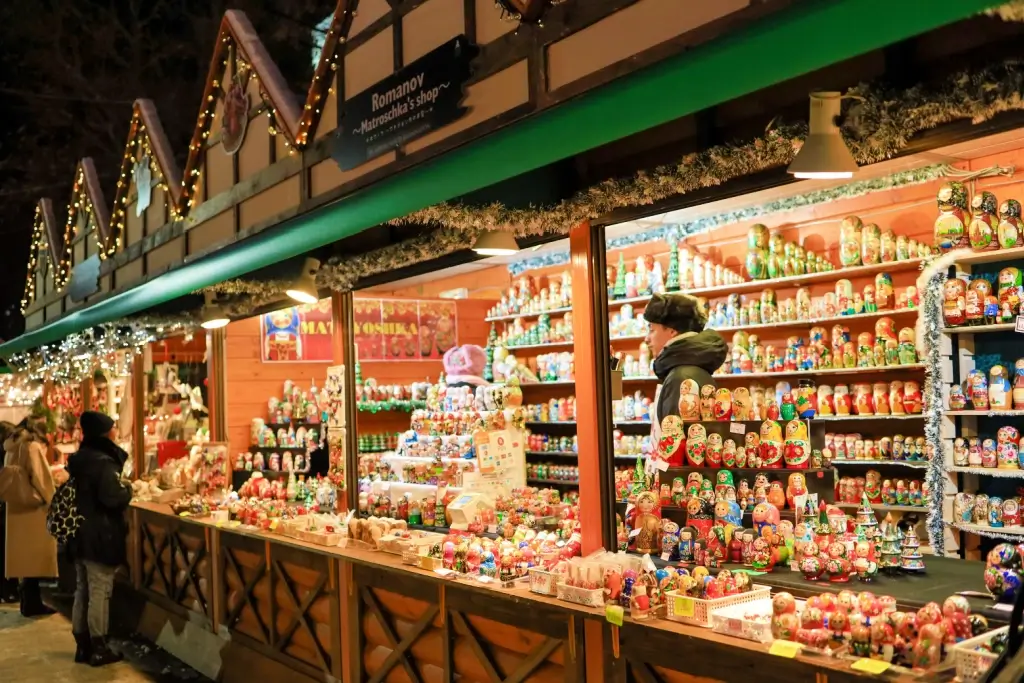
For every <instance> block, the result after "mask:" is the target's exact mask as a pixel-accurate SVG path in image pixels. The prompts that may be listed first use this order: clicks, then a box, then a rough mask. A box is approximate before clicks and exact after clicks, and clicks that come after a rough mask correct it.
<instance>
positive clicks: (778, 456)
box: [758, 420, 783, 469]
mask: <svg viewBox="0 0 1024 683" xmlns="http://www.w3.org/2000/svg"><path fill="white" fill-rule="evenodd" d="M758 453H759V454H760V456H761V467H765V468H769V469H779V468H781V467H782V459H783V439H782V425H780V424H779V423H778V422H776V421H775V420H765V421H764V422H763V423H762V424H761V441H760V445H759V446H758Z"/></svg>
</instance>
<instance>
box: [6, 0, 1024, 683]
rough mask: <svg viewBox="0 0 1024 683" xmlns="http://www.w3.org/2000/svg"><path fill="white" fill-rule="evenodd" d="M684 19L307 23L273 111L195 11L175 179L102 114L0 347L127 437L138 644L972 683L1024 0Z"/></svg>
mask: <svg viewBox="0 0 1024 683" xmlns="http://www.w3.org/2000/svg"><path fill="white" fill-rule="evenodd" d="M706 4H707V5H708V6H707V7H704V5H703V4H702V5H701V7H700V8H693V9H692V11H689V10H688V11H687V12H686V13H682V12H680V11H679V8H678V6H677V3H672V2H667V1H663V0H641V1H640V2H603V3H580V2H576V1H574V0H566V1H565V2H549V1H538V2H532V1H522V2H521V1H520V0H509V1H507V2H506V1H504V0H503V1H501V2H499V3H497V6H496V7H495V6H493V3H491V2H480V1H478V0H477V1H473V0H470V1H468V2H459V1H457V0H429V1H428V2H418V1H410V2H404V3H393V2H385V0H363V1H362V2H359V3H358V7H356V3H355V2H349V1H348V0H341V1H340V2H339V3H338V5H337V8H336V10H335V12H334V13H333V14H332V16H330V17H329V18H327V19H326V20H325V21H324V23H323V24H322V26H321V27H320V29H318V33H317V35H318V36H320V38H319V42H320V44H319V46H318V47H319V50H318V52H317V54H316V55H315V59H314V65H313V67H312V75H311V86H310V89H309V91H308V94H307V95H306V97H305V99H304V100H302V101H299V100H298V99H296V98H295V97H294V96H293V95H292V90H293V89H292V88H291V87H290V85H289V83H288V82H287V81H286V80H285V78H284V77H283V76H282V74H281V72H280V70H279V69H278V67H277V66H276V65H275V64H274V62H273V60H272V56H271V55H269V54H268V53H267V51H266V50H265V49H264V48H263V46H262V45H261V43H260V41H259V39H258V38H257V37H256V35H255V32H254V31H253V29H252V26H251V25H250V24H249V22H248V20H247V19H246V18H245V15H244V14H243V13H241V12H236V11H231V12H228V13H227V14H226V15H225V17H224V21H223V23H222V26H221V35H220V39H219V40H218V42H217V44H216V46H215V49H214V54H213V57H212V60H211V66H210V71H209V74H208V77H207V80H206V82H205V91H204V96H203V101H202V103H201V108H200V112H199V116H198V119H197V123H196V128H195V132H194V136H193V139H192V142H191V144H190V146H189V148H188V150H181V151H182V153H183V155H184V154H185V153H186V152H187V155H186V156H184V157H183V160H184V163H183V165H181V166H180V167H179V165H178V161H179V160H176V158H175V154H176V151H175V150H173V149H172V148H171V146H170V145H169V143H168V141H167V139H166V137H165V136H164V133H163V129H162V126H161V125H160V122H159V117H158V114H157V112H156V109H155V107H154V106H153V105H152V103H150V102H148V101H139V102H136V104H135V106H134V107H133V112H132V117H131V120H130V122H128V123H129V135H128V140H127V143H126V147H125V153H124V157H123V162H122V165H121V169H120V176H119V180H118V182H117V187H116V191H115V196H114V201H113V209H111V210H109V211H108V209H107V205H106V204H105V202H104V199H103V195H102V193H101V192H99V183H98V180H97V179H98V177H99V176H98V174H97V171H96V169H95V168H94V167H93V165H92V163H91V162H90V161H89V160H88V159H86V160H82V161H81V163H79V165H78V168H77V170H76V175H75V178H74V187H73V196H72V197H71V201H70V202H69V204H68V207H69V208H68V219H67V223H66V226H63V229H58V227H57V226H58V224H57V223H56V221H55V218H54V214H55V210H54V207H53V204H52V202H50V201H48V200H40V202H39V205H38V210H37V215H36V222H35V224H34V232H33V241H32V251H31V253H30V258H29V265H30V268H29V273H28V278H27V282H26V289H25V298H24V301H23V312H24V314H25V316H26V327H27V331H26V333H25V334H24V335H22V336H21V337H19V338H17V339H14V340H11V341H10V342H6V343H4V344H2V345H0V355H3V356H4V357H5V358H6V359H7V360H8V361H9V362H10V364H11V366H12V368H14V369H15V370H16V371H17V373H19V374H18V376H19V377H21V376H24V377H27V378H30V379H32V380H38V381H41V382H42V383H43V386H44V387H46V389H44V394H43V395H44V398H46V397H49V400H50V401H51V402H53V401H55V402H56V403H57V404H59V405H60V407H61V408H62V410H64V411H65V414H66V416H67V419H66V420H62V421H61V424H62V425H64V426H63V427H61V429H62V430H63V432H61V433H66V438H63V439H62V440H65V441H67V443H68V449H69V450H73V448H74V444H75V441H76V439H75V435H74V432H73V429H74V424H75V420H74V417H75V414H76V413H75V411H76V410H77V411H78V412H80V411H81V409H83V408H84V407H86V406H92V407H98V408H100V409H104V410H107V411H108V412H110V413H111V414H117V415H118V417H119V423H120V425H122V427H127V428H123V429H122V434H124V435H125V436H126V438H129V445H130V446H131V448H132V453H133V456H134V458H133V470H132V476H133V477H134V478H135V481H134V483H133V487H134V489H135V497H134V501H133V504H132V507H131V509H130V511H129V517H130V538H129V545H130V552H129V555H130V562H129V571H128V573H127V577H126V580H125V581H124V582H122V583H121V584H120V585H119V587H118V598H117V599H116V603H117V604H118V606H119V611H120V612H122V616H124V617H126V618H128V619H129V623H130V624H131V626H132V627H133V628H135V629H137V630H138V631H139V632H141V633H143V634H145V635H146V636H148V637H150V638H152V639H153V640H154V641H155V642H156V643H157V644H159V645H161V646H162V647H164V648H166V649H167V650H169V651H170V652H171V653H172V654H174V655H175V656H177V657H179V658H181V659H182V660H184V661H186V662H187V663H189V664H190V665H192V666H193V667H195V668H196V669H198V670H199V671H201V672H202V673H204V674H205V675H207V676H209V677H211V678H213V679H216V680H224V681H241V680H246V679H251V678H252V677H253V676H254V675H256V676H262V677H269V678H272V679H273V680H289V681H307V682H308V681H325V682H330V681H337V680H344V681H373V682H374V683H376V682H379V681H410V682H411V683H418V682H421V681H424V682H430V683H440V682H441V681H452V680H455V679H456V678H457V679H459V680H464V681H478V682H480V683H485V682H489V681H502V680H504V681H532V682H535V683H537V682H547V681H550V682H554V681H564V682H574V681H583V680H590V681H621V682H626V681H630V682H633V681H635V682H638V683H639V682H648V681H665V682H673V681H680V682H682V681H694V680H698V679H699V680H701V681H736V680H742V679H744V678H746V677H749V676H757V677H759V679H760V680H764V681H771V682H776V681H777V682H778V683H785V682H789V681H798V680H810V677H811V675H812V674H813V675H814V677H815V680H818V681H828V682H830V683H835V682H840V683H843V682H846V681H855V680H864V679H866V678H870V677H877V676H879V675H884V676H886V678H887V679H889V680H894V681H912V680H924V679H926V678H927V677H930V676H941V675H946V674H945V673H944V672H951V671H953V670H955V671H956V674H957V676H959V679H960V680H962V681H980V680H982V677H983V676H984V673H985V671H986V670H987V668H988V667H989V666H990V665H991V663H992V661H993V660H994V659H995V658H996V657H997V656H998V654H999V653H1000V652H1002V651H1003V650H1004V649H1005V648H1006V647H1007V646H1008V643H1010V642H1013V640H1015V639H1010V638H1009V634H1008V628H1009V627H1008V626H1005V625H1004V624H1005V622H1007V621H1008V619H1009V607H1010V605H1011V604H1012V603H1013V601H1014V600H1015V599H1016V598H1017V596H1018V594H1019V592H1020V588H1021V581H1022V577H1024V523H1022V522H1021V513H1020V507H1021V503H1022V502H1024V497H1022V496H1024V492H1022V491H1020V490H1018V489H1017V485H1018V482H1019V481H1020V480H1021V479H1024V474H1022V473H1024V464H1022V463H1024V457H1022V456H1021V455H1020V452H1021V450H1022V448H1024V441H1022V438H1021V432H1020V430H1021V429H1024V420H1022V419H1021V418H1022V416H1024V359H1020V356H1019V354H1018V351H1017V350H1016V345H1015V344H1014V339H1015V338H1016V337H1015V336H1014V335H1015V334H1016V333H1017V332H1016V330H1017V329H1018V325H1019V323H1018V315H1019V314H1020V313H1021V311H1022V310H1024V309H1022V308H1021V305H1022V300H1024V284H1022V276H1021V272H1022V271H1021V268H1024V237H1022V235H1024V223H1022V216H1021V203H1020V202H1021V201H1024V199H1022V198H1024V182H1022V181H1021V179H1020V171H1019V168H1020V166H1021V162H1022V160H1024V135H1022V134H1021V131H1022V130H1024V118H1022V116H1021V110H1022V105H1021V102H1024V97H1022V95H1024V69H1022V67H1021V63H1020V62H1019V60H1018V58H1017V56H1016V55H1017V51H1018V47H1017V46H1018V45H1019V41H1020V38H1021V36H1022V35H1024V21H1022V20H1024V12H1021V11H1020V8H1019V6H1018V5H1017V4H1015V3H1011V4H1010V5H1006V6H1002V7H998V8H995V9H993V8H992V6H993V5H996V4H997V3H994V2H984V1H982V0H972V1H970V2H966V1H964V0H941V1H936V2H933V3H930V7H929V12H928V13H923V12H920V11H915V10H914V8H909V7H905V6H904V5H903V4H901V3H883V2H881V1H880V0H867V1H864V0H860V1H858V2H855V1H854V0H838V1H836V2H831V3H825V4H820V3H800V2H797V3H793V2H774V1H773V0H766V1H764V2H756V3H750V2H745V1H743V0H737V1H735V2H733V1H730V2H722V3H706ZM986 10H990V11H987V12H986ZM883 15H884V16H885V17H886V22H885V23H884V25H881V24H879V22H878V17H879V16H883ZM840 31H842V33H841V34H840V33H839V32H840ZM837 35H841V36H842V37H843V39H842V40H840V39H837V37H836V36H837ZM723 74H728V77H726V78H723ZM179 168H180V169H181V170H179ZM682 349H686V351H685V352H682V351H681V350H682ZM1017 384H1022V386H1021V387H1018V386H1016V385H1017ZM51 387H52V388H51ZM12 391H13V389H12ZM65 423H66V424H65Z"/></svg>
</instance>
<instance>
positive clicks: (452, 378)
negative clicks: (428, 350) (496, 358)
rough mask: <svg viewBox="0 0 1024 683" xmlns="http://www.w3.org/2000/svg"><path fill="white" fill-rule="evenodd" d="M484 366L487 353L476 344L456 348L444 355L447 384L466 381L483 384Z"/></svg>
mask: <svg viewBox="0 0 1024 683" xmlns="http://www.w3.org/2000/svg"><path fill="white" fill-rule="evenodd" d="M486 365H487V353H486V352H485V351H484V350H483V349H482V348H480V347H479V346H477V345H476V344H463V345H462V346H456V347H454V348H451V349H448V351H446V352H445V354H444V373H445V374H446V375H447V376H448V377H447V382H448V384H453V383H455V382H467V381H468V382H472V383H474V384H479V383H483V374H484V367H485V366H486ZM474 380H476V381H474Z"/></svg>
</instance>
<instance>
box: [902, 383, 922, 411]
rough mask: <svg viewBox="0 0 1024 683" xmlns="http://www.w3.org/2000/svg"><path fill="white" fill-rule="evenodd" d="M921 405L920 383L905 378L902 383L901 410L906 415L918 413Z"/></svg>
mask: <svg viewBox="0 0 1024 683" xmlns="http://www.w3.org/2000/svg"><path fill="white" fill-rule="evenodd" d="M922 407H923V406H922V398H921V383H920V382H917V381H916V380H907V381H906V382H904V383H903V410H905V411H906V412H907V415H919V414H920V413H921V409H922Z"/></svg>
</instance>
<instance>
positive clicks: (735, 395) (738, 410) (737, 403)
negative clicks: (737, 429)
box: [732, 387, 752, 422]
mask: <svg viewBox="0 0 1024 683" xmlns="http://www.w3.org/2000/svg"><path fill="white" fill-rule="evenodd" d="M750 409H751V401H750V389H748V388H746V387H737V388H736V389H735V390H734V391H733V392H732V419H734V420H736V421H737V422H742V421H745V420H750V419H752V418H751V416H750Z"/></svg>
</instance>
